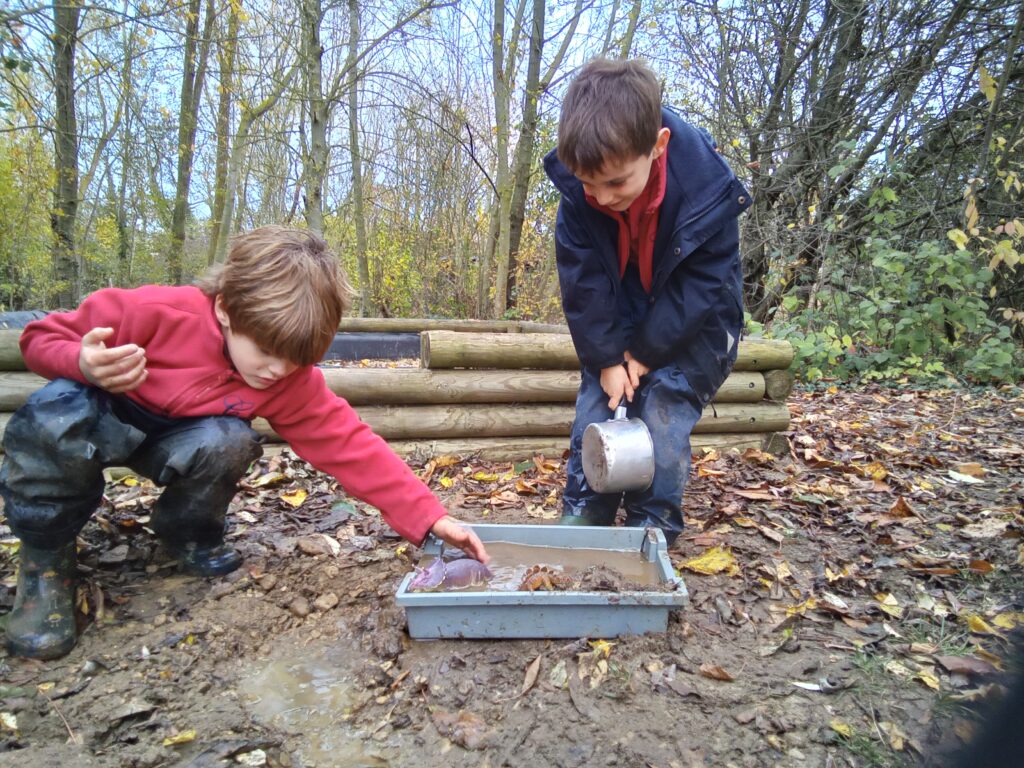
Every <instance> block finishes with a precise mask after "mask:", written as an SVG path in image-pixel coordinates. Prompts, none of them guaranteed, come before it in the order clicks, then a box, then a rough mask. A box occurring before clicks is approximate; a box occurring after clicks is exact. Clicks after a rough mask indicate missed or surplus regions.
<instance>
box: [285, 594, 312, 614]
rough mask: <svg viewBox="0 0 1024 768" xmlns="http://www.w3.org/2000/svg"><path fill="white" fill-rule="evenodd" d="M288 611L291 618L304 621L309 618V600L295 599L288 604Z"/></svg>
mask: <svg viewBox="0 0 1024 768" xmlns="http://www.w3.org/2000/svg"><path fill="white" fill-rule="evenodd" d="M288 610H289V611H291V612H292V615H293V616H297V617H298V618H300V619H304V618H306V617H307V616H309V600H307V599H306V598H304V597H296V598H295V599H294V600H292V601H291V602H290V603H289V604H288Z"/></svg>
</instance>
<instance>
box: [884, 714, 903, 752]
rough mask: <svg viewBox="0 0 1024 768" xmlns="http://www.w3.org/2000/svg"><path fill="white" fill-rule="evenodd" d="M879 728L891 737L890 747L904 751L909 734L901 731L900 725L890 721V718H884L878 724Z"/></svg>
mask: <svg viewBox="0 0 1024 768" xmlns="http://www.w3.org/2000/svg"><path fill="white" fill-rule="evenodd" d="M878 728H879V730H881V731H882V733H884V734H885V735H886V737H887V738H888V739H889V746H890V747H892V748H893V749H895V750H896V751H897V752H902V751H903V749H904V747H905V746H906V742H907V734H905V733H904V732H903V731H901V730H900V728H899V726H898V725H896V724H895V723H890V722H889V721H888V720H882V721H881V722H880V723H879V724H878Z"/></svg>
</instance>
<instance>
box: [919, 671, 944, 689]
mask: <svg viewBox="0 0 1024 768" xmlns="http://www.w3.org/2000/svg"><path fill="white" fill-rule="evenodd" d="M914 677H915V678H917V679H918V680H920V681H921V682H922V683H924V684H925V685H927V686H928V687H929V688H931V689H932V690H933V691H937V690H939V678H937V677H936V676H935V675H933V674H932V673H931V672H929V671H928V670H927V669H921V670H918V672H917V674H916V675H914Z"/></svg>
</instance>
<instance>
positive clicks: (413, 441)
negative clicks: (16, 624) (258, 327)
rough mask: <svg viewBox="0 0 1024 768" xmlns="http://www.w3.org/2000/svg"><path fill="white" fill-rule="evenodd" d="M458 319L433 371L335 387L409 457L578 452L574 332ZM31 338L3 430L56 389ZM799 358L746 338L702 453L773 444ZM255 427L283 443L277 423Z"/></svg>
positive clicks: (426, 361)
mask: <svg viewBox="0 0 1024 768" xmlns="http://www.w3.org/2000/svg"><path fill="white" fill-rule="evenodd" d="M346 322H351V321H346ZM403 322H412V321H403ZM437 322H446V321H437ZM451 322H454V323H456V324H458V323H460V322H463V323H466V326H465V327H464V328H462V329H460V330H451V329H450V328H451V327H452V326H444V327H442V328H440V329H438V330H427V331H423V332H421V334H420V338H421V360H420V364H421V368H419V369H414V368H351V367H350V368H337V367H325V368H324V369H323V372H324V377H325V379H326V381H327V385H328V387H329V388H330V389H331V391H332V392H334V393H336V394H338V395H340V396H342V397H344V398H345V399H346V400H348V401H349V403H351V404H352V405H353V406H356V407H357V410H358V412H359V415H360V417H361V418H362V419H363V420H364V421H365V422H366V423H368V424H369V425H370V426H371V427H372V428H373V429H374V431H375V432H377V433H378V434H380V435H381V436H382V437H384V438H385V439H386V440H388V441H389V443H391V444H392V446H393V447H394V448H395V449H396V451H398V452H399V453H401V454H403V455H411V454H416V455H420V456H425V455H432V454H462V455H467V454H478V455H480V456H481V457H483V458H494V459H502V460H504V459H520V458H528V457H529V456H531V455H534V454H537V453H542V454H546V455H557V454H560V453H562V452H563V451H564V450H566V449H567V448H568V436H569V432H570V429H571V426H572V420H573V416H574V410H575V408H574V403H575V399H576V392H577V389H578V387H579V380H580V374H579V370H578V368H579V365H578V361H577V358H576V355H575V351H574V350H573V347H572V341H571V339H570V337H569V336H568V334H565V333H558V330H564V328H560V327H558V326H551V327H543V329H539V328H537V327H535V326H533V327H531V326H529V325H528V324H520V325H518V326H516V327H514V328H513V327H512V326H509V327H506V328H503V329H501V330H494V329H489V330H484V331H481V330H479V328H480V327H481V326H482V325H483V324H482V321H477V322H475V323H474V321H451ZM402 330H403V331H404V330H405V327H404V326H403V329H402ZM19 335H20V331H18V330H0V434H2V429H3V427H5V426H6V422H7V420H8V418H9V417H10V414H11V412H13V411H14V410H15V409H16V408H18V407H19V406H20V405H22V404H23V403H24V402H25V401H26V400H27V398H28V396H29V395H30V394H31V393H32V392H34V391H36V390H37V389H38V388H39V387H41V386H42V385H43V384H45V380H44V379H42V378H41V377H39V376H37V375H35V374H33V373H30V372H27V371H26V370H25V365H24V361H23V360H22V359H21V354H20V351H19V350H18V346H17V340H18V336H19ZM792 358H793V350H792V347H791V346H790V345H789V344H788V343H786V342H775V341H767V340H757V339H750V340H743V341H741V342H740V349H739V357H738V359H737V362H736V366H735V368H734V370H733V373H732V374H731V375H730V376H729V377H728V379H727V380H726V382H725V383H724V384H723V386H722V387H721V389H720V390H719V391H718V393H717V394H716V396H715V399H714V401H713V402H712V403H711V404H710V405H709V406H708V407H707V408H706V409H705V412H704V414H703V416H702V418H701V420H700V421H699V422H698V424H697V426H696V427H695V429H694V436H693V440H692V443H693V447H694V448H695V449H697V450H699V449H702V448H719V449H728V448H738V449H744V448H750V447H758V448H763V449H766V448H768V447H769V446H770V445H771V444H772V442H773V439H774V438H775V436H776V435H777V434H778V433H779V432H782V431H785V430H786V429H787V428H788V425H789V412H788V409H787V408H786V406H785V403H784V400H785V398H786V397H787V396H788V394H789V391H790V389H791V388H792V384H793V377H792V374H790V373H789V372H788V371H787V370H786V368H787V367H788V366H789V364H790V362H791V361H792ZM254 427H255V428H256V429H257V430H258V431H260V432H261V433H262V434H263V435H264V436H265V438H266V439H267V441H268V442H272V443H273V442H280V438H279V437H278V436H277V435H276V434H275V433H274V432H273V430H272V428H271V427H270V425H269V424H268V423H267V422H266V421H264V420H262V419H257V420H255V422H254Z"/></svg>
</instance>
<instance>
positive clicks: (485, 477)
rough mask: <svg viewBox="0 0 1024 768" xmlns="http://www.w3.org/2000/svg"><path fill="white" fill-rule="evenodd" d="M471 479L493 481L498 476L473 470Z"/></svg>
mask: <svg viewBox="0 0 1024 768" xmlns="http://www.w3.org/2000/svg"><path fill="white" fill-rule="evenodd" d="M473 479H474V480H479V481H480V482H481V483H493V482H494V481H495V480H497V479H498V476H497V475H495V474H491V473H487V472H483V471H481V472H474V473H473Z"/></svg>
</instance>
